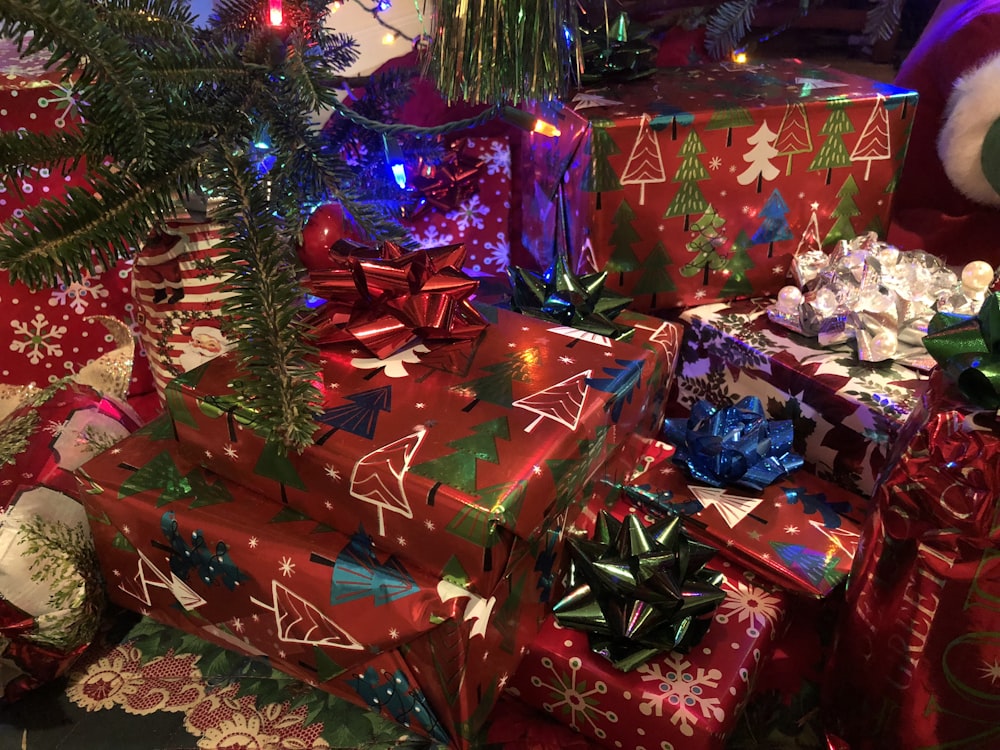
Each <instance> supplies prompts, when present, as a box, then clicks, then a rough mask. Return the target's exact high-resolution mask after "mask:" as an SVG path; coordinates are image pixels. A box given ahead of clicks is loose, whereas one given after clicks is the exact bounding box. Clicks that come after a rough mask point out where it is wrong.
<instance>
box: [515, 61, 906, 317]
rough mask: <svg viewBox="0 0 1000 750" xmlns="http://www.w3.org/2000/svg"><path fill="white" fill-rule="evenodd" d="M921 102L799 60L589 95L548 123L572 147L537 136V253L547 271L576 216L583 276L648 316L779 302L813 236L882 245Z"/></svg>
mask: <svg viewBox="0 0 1000 750" xmlns="http://www.w3.org/2000/svg"><path fill="white" fill-rule="evenodd" d="M916 100H917V95H916V94H915V93H914V92H912V91H906V90H903V89H899V88H896V87H894V86H891V85H888V84H883V83H877V82H875V81H871V80H869V79H865V78H861V77H859V76H856V75H851V74H847V73H842V72H839V71H836V70H831V69H830V68H826V67H822V68H820V67H814V66H810V65H807V64H803V63H800V62H796V61H773V62H768V63H766V64H761V65H736V64H730V63H718V64H715V65H708V66H699V67H697V68H677V69H665V70H661V71H658V72H657V73H656V74H655V75H653V76H651V77H648V78H646V79H644V80H640V81H632V82H628V83H624V84H616V85H609V86H607V87H605V88H602V89H599V90H592V91H581V92H579V93H577V94H576V95H575V96H574V97H573V98H572V99H571V100H570V101H568V102H566V103H565V105H564V106H562V107H561V108H559V109H557V110H556V111H543V112H542V114H543V116H545V117H546V118H547V119H549V120H552V121H554V122H555V124H556V125H557V126H558V127H559V128H560V130H561V131H562V134H561V135H560V136H559V138H557V139H554V140H548V139H545V138H543V137H541V136H537V135H533V136H531V153H532V161H531V162H527V163H526V165H525V168H526V170H527V173H526V174H525V178H524V180H523V193H522V196H523V197H522V204H523V205H522V208H523V214H524V219H523V223H524V232H523V234H524V243H525V245H526V247H528V248H529V250H531V252H532V253H533V254H535V256H536V257H537V258H538V259H539V262H540V264H541V265H542V266H543V267H544V266H545V265H547V263H548V256H549V255H550V254H551V252H552V250H551V237H552V236H553V232H554V231H555V229H556V228H557V227H558V226H559V222H560V221H562V211H563V210H565V212H566V216H568V218H569V221H568V224H569V228H570V237H569V240H568V247H569V248H570V251H571V252H572V253H575V254H576V264H577V270H578V271H591V270H603V269H605V268H606V269H607V270H609V271H610V272H611V275H610V277H609V287H610V288H613V289H615V290H616V291H620V292H622V293H624V294H627V295H630V296H633V297H635V298H636V302H635V305H636V309H647V310H649V309H657V308H668V307H684V306H690V305H693V304H698V303H699V302H703V303H704V302H710V301H713V300H721V299H733V298H740V297H750V296H753V295H755V294H769V293H772V292H777V291H778V289H780V288H781V287H782V286H783V285H784V277H785V272H786V270H787V268H788V266H789V262H790V259H791V256H792V254H793V253H794V252H795V251H796V249H797V247H798V245H799V243H800V242H801V241H802V239H803V237H805V236H807V234H808V235H809V236H813V237H815V240H814V241H815V242H818V243H821V244H822V245H824V246H830V245H832V244H834V243H835V242H836V241H837V240H839V239H845V238H851V237H854V236H855V235H857V234H862V233H864V232H866V231H870V230H871V231H876V232H878V233H879V234H883V233H884V231H885V229H886V228H887V226H888V217H889V208H890V204H891V201H892V192H893V190H894V186H895V182H896V180H897V178H898V173H899V170H900V168H901V166H902V163H903V157H904V155H905V153H906V145H907V140H908V138H909V131H910V127H911V125H912V123H913V112H914V107H915V106H916ZM557 192H561V193H562V202H563V203H564V205H561V202H560V200H559V199H558V196H557Z"/></svg>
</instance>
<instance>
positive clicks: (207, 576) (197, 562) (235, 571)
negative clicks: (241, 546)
mask: <svg viewBox="0 0 1000 750" xmlns="http://www.w3.org/2000/svg"><path fill="white" fill-rule="evenodd" d="M160 530H161V531H162V532H163V535H164V536H165V537H166V538H167V541H168V542H169V546H165V545H160V544H155V543H154V546H155V547H157V548H161V549H164V551H169V552H170V570H171V571H172V572H173V573H174V574H175V575H176V576H177V577H178V578H180V579H181V580H182V581H186V580H187V578H188V575H189V574H190V573H191V571H192V570H193V571H195V573H196V574H197V576H198V578H200V579H201V581H202V583H204V584H206V585H209V586H210V585H212V583H213V582H214V581H215V579H216V578H218V579H219V582H220V583H222V584H223V585H224V586H225V587H226V588H227V589H229V590H230V591H232V590H233V589H235V588H236V587H237V586H238V585H239V584H240V581H245V580H247V578H248V576H247V574H246V573H244V572H243V571H242V570H240V569H239V568H238V567H236V564H235V563H234V562H233V560H232V558H231V557H230V556H229V546H228V545H227V544H226V543H225V542H222V541H219V542H216V544H215V549H214V550H209V549H208V546H207V544H206V543H205V537H204V535H203V533H202V531H201V529H197V530H195V531H193V532H192V533H191V544H190V545H188V543H187V542H186V541H185V540H184V538H183V537H182V536H181V534H180V532H179V530H178V524H177V516H176V514H174V513H172V512H169V511H168V512H166V513H164V514H163V516H162V517H161V518H160Z"/></svg>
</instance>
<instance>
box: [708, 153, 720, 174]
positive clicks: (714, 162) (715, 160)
mask: <svg viewBox="0 0 1000 750" xmlns="http://www.w3.org/2000/svg"><path fill="white" fill-rule="evenodd" d="M721 166H722V159H720V158H719V157H718V156H713V157H712V158H711V159H709V160H708V168H709V169H711V170H712V171H713V172H714V171H716V170H717V169H719V167H721Z"/></svg>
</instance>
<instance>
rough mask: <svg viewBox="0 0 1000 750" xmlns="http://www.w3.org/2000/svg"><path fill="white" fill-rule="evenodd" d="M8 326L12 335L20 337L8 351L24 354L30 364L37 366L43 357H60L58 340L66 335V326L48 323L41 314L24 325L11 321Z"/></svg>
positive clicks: (12, 343)
mask: <svg viewBox="0 0 1000 750" xmlns="http://www.w3.org/2000/svg"><path fill="white" fill-rule="evenodd" d="M10 325H11V328H13V329H14V335H15V336H21V337H22V338H20V339H15V340H14V341H11V342H10V350H11V351H12V352H17V353H18V354H24V355H25V356H26V357H27V358H28V361H29V362H31V364H33V365H37V364H38V363H39V362H41V361H42V360H43V359H44V358H45V357H61V356H62V353H63V351H62V343H61V342H60V341H59V340H58V339H61V338H62V337H63V334H65V333H66V326H57V325H55V324H51V323H49V321H48V320H46V319H45V316H44V315H42V313H38V314H37V315H35V317H34V318H33V319H32V320H30V321H27V322H25V323H22V322H21V321H19V320H12V321H11V322H10Z"/></svg>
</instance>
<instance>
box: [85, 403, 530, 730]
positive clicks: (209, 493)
mask: <svg viewBox="0 0 1000 750" xmlns="http://www.w3.org/2000/svg"><path fill="white" fill-rule="evenodd" d="M119 447H120V450H118V451H115V452H108V453H105V454H103V455H101V456H98V457H97V458H95V459H94V460H92V461H90V462H89V463H87V464H86V466H84V467H83V468H82V469H81V470H80V478H81V491H82V497H83V499H84V501H85V503H86V505H87V510H88V514H89V517H90V520H91V527H92V530H93V533H94V539H95V543H96V546H97V550H98V556H99V558H100V562H101V569H102V571H103V573H104V576H105V578H106V580H107V581H108V594H109V596H110V598H111V599H112V601H114V602H116V603H117V604H119V605H121V606H124V607H127V608H130V609H135V610H138V611H140V612H142V613H143V614H147V615H150V616H152V617H153V618H154V619H157V620H159V621H160V622H163V623H165V624H167V625H171V626H173V627H178V628H181V629H183V630H185V631H187V632H190V633H194V634H197V635H199V636H200V637H203V638H206V639H208V640H210V641H213V642H215V643H217V644H219V645H221V646H224V647H227V648H230V649H235V650H237V651H240V652H243V653H246V654H250V655H258V656H259V655H262V654H265V655H267V656H268V658H269V659H270V661H271V663H272V664H274V666H275V667H276V668H278V669H280V670H282V671H284V672H287V673H288V674H290V675H292V676H294V677H297V678H299V679H301V680H303V681H305V682H308V683H309V684H311V685H314V686H319V687H321V688H323V689H324V690H328V691H330V692H332V693H334V694H335V695H337V696H339V697H342V698H345V699H347V700H350V701H353V702H354V703H358V704H360V705H363V706H369V707H371V708H372V709H374V710H379V711H381V712H382V713H383V714H385V715H386V716H387V717H388V718H392V719H395V720H397V721H399V722H400V723H401V724H404V725H406V726H408V727H409V728H411V729H413V730H415V731H418V732H421V733H423V734H426V735H428V736H430V737H432V738H434V739H435V740H437V741H439V742H441V743H446V744H449V745H450V746H452V747H467V746H469V745H470V744H471V743H472V742H474V741H476V740H477V739H478V738H479V737H480V736H481V734H482V731H483V728H484V725H485V721H486V718H487V716H488V714H489V712H490V710H491V708H492V706H493V704H494V702H495V701H496V700H497V698H498V697H499V694H500V692H501V691H502V689H503V687H504V685H505V684H506V682H507V680H508V679H509V676H510V675H512V674H513V673H514V669H515V668H516V665H517V663H518V661H519V660H520V658H521V654H522V650H523V648H524V647H526V645H527V643H528V642H530V639H531V637H533V636H534V634H535V633H537V629H538V624H539V622H540V621H541V619H542V617H543V615H544V611H543V605H542V604H541V603H540V602H539V601H538V599H537V597H536V596H535V594H534V586H535V581H536V579H537V573H536V572H535V570H534V559H533V558H530V557H522V558H521V559H520V560H518V561H516V562H514V563H512V564H511V566H510V567H509V568H508V570H506V571H505V572H504V575H503V576H502V577H501V579H500V581H499V582H498V584H497V586H496V588H495V589H494V590H493V591H491V592H488V594H487V595H486V596H479V595H477V594H475V593H474V592H472V591H469V590H468V589H466V588H463V587H462V586H461V585H460V583H461V581H460V580H459V579H458V578H457V577H452V578H440V577H438V576H437V575H434V574H431V573H429V572H427V571H425V570H423V569H421V568H420V567H419V566H418V565H416V564H413V563H411V562H409V561H406V562H404V561H402V560H401V559H400V558H399V557H398V556H396V555H395V554H393V552H392V551H391V550H388V549H386V548H385V546H384V545H382V544H381V542H380V540H379V539H378V538H376V537H373V536H372V535H371V534H369V529H370V528H371V527H370V526H367V525H361V526H357V527H356V528H355V529H354V531H353V533H351V534H350V535H347V534H341V533H339V532H336V531H334V530H333V529H331V528H330V527H329V526H327V525H326V524H323V523H317V522H316V521H315V520H313V519H310V518H308V517H307V516H305V515H304V514H302V513H298V512H292V511H291V510H290V509H289V508H287V507H282V506H279V505H277V504H275V503H274V502H272V501H271V500H268V499H266V498H263V497H261V496H260V495H258V494H256V493H255V492H253V491H252V490H249V489H246V488H244V487H241V486H239V485H237V484H235V483H232V482H229V481H227V480H224V479H222V478H220V477H218V476H216V475H214V474H212V473H211V472H209V471H207V470H205V469H202V468H201V467H199V466H197V465H196V464H194V463H191V462H188V461H185V460H184V459H183V458H182V457H181V456H180V455H179V454H178V451H177V443H176V442H175V441H174V440H173V428H172V426H171V424H170V423H169V421H168V420H167V419H162V420H159V421H157V422H154V423H152V424H151V425H149V426H148V427H146V428H144V429H143V430H141V431H140V432H138V433H136V434H135V435H133V436H132V437H131V438H129V439H128V440H126V441H125V442H124V443H122V444H121V445H120V446H119Z"/></svg>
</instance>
